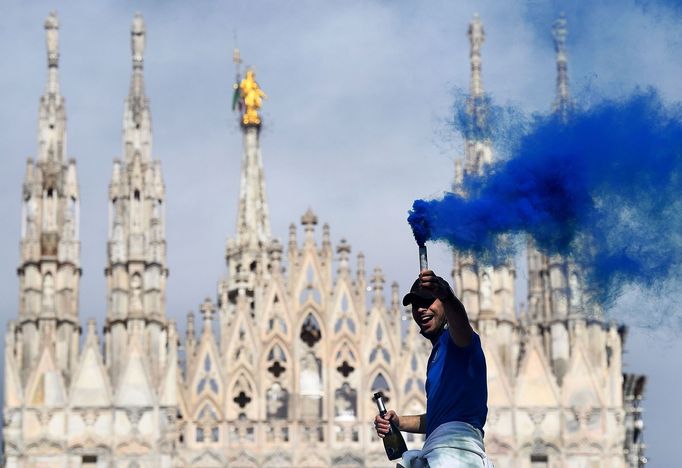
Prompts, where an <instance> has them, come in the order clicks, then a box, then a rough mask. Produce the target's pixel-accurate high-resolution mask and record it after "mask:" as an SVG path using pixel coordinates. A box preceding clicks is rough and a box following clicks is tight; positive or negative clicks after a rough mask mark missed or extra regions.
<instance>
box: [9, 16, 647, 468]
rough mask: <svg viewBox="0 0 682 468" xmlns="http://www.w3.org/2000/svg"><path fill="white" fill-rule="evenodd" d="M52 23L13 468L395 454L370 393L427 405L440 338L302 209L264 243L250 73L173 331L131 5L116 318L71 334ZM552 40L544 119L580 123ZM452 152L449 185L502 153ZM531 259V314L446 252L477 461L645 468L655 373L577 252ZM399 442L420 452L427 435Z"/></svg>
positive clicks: (23, 275)
mask: <svg viewBox="0 0 682 468" xmlns="http://www.w3.org/2000/svg"><path fill="white" fill-rule="evenodd" d="M45 34H46V37H47V66H48V73H47V86H46V88H45V93H44V94H43V96H42V97H41V99H40V107H39V115H38V129H39V133H38V135H39V136H38V149H37V155H36V158H35V160H32V159H29V160H28V161H27V164H26V174H25V179H24V183H23V191H22V204H23V206H22V218H21V223H22V229H21V242H20V263H19V267H18V270H17V271H18V277H19V298H20V300H19V306H18V309H19V310H18V312H17V314H16V316H15V317H13V320H11V321H10V322H9V324H8V329H7V332H6V335H5V356H4V403H3V405H4V408H3V416H4V418H3V439H4V445H3V460H4V463H5V465H6V466H7V467H11V468H20V467H21V468H28V467H64V468H66V467H74V468H75V467H90V468H93V467H100V468H104V467H117V468H119V467H120V468H133V467H135V468H143V467H144V468H156V467H168V468H170V467H242V468H246V467H292V468H294V467H295V468H299V467H301V468H302V467H331V466H334V467H389V466H394V463H391V462H389V461H388V460H387V458H386V455H385V453H384V449H383V446H382V443H381V441H380V439H379V438H378V437H377V436H376V434H375V432H374V429H373V427H372V424H371V421H372V420H373V418H374V416H375V414H376V411H377V410H376V406H375V404H374V402H373V401H372V399H371V396H372V394H373V393H375V392H382V393H383V394H384V395H385V397H386V399H387V400H388V406H389V407H391V408H395V409H396V410H397V411H398V413H399V414H417V413H422V412H424V410H425V403H426V401H425V394H424V385H425V383H424V380H425V375H426V362H427V358H428V356H429V353H430V348H431V345H430V343H429V342H428V341H427V340H425V339H423V338H422V337H421V336H419V334H418V329H417V327H416V326H415V325H414V324H413V323H411V322H407V323H409V325H408V326H407V328H406V329H405V330H403V328H404V327H403V326H402V325H403V323H402V322H403V320H402V319H403V317H404V316H405V314H406V312H407V311H406V310H404V308H403V307H402V306H401V305H400V301H399V298H400V297H401V291H400V289H399V287H398V285H397V284H396V283H395V282H394V283H391V284H390V285H388V286H386V279H385V277H384V274H383V273H382V271H381V269H379V268H376V269H374V270H373V271H369V272H368V271H366V269H365V261H364V257H363V255H362V254H361V253H359V254H357V255H356V256H355V258H353V259H351V254H352V249H351V245H350V244H349V243H348V242H346V241H345V240H341V241H340V242H339V243H338V244H337V245H332V242H331V240H330V228H329V226H328V225H327V224H325V225H323V226H318V218H317V216H316V215H315V213H314V212H312V211H311V210H309V211H307V212H306V213H303V215H302V216H301V218H300V223H299V224H298V225H297V224H291V226H290V228H289V232H288V234H287V236H286V241H285V242H280V241H278V240H277V239H276V238H275V237H273V234H272V233H271V231H270V221H269V214H268V200H267V198H266V194H265V176H264V168H263V164H262V158H261V149H260V141H259V138H260V129H261V125H262V122H261V116H260V114H259V108H260V106H261V98H262V97H263V96H264V93H263V92H262V91H261V89H260V87H259V86H258V83H257V82H256V80H255V74H254V73H253V71H247V72H246V74H245V77H244V79H241V78H240V79H239V80H238V82H237V84H236V85H235V103H236V104H237V105H238V107H239V116H240V117H239V118H240V127H241V131H242V137H243V148H242V160H241V161H242V163H241V176H240V179H239V181H237V180H235V181H233V183H235V184H236V183H239V184H240V191H239V200H238V203H239V208H238V218H237V223H236V227H235V232H234V234H233V235H231V236H230V237H229V239H228V240H227V245H226V250H225V258H226V263H227V275H226V277H225V278H223V279H221V280H220V282H219V286H218V290H217V292H216V295H215V297H213V298H207V299H206V300H205V301H204V302H203V304H202V305H201V307H200V310H199V311H197V314H196V315H195V314H193V313H189V314H188V316H187V323H186V326H185V327H184V328H185V330H186V332H185V333H184V336H180V334H179V332H178V327H177V325H176V323H175V321H174V320H170V319H168V318H167V317H166V285H167V278H168V268H167V260H166V247H167V246H166V239H165V221H166V220H165V215H166V210H165V201H164V198H165V190H166V187H165V185H164V182H163V176H162V167H161V162H160V161H159V160H158V159H155V158H154V154H153V149H152V128H151V109H150V102H149V99H148V98H147V96H146V94H145V85H144V49H145V38H146V34H147V31H146V27H145V23H144V21H143V19H142V17H141V16H139V15H137V16H135V17H134V19H133V22H132V29H131V40H132V76H131V82H130V88H129V90H128V96H127V98H126V99H125V108H124V115H123V151H122V153H123V154H122V155H121V156H120V158H119V159H117V160H116V161H114V163H113V167H112V172H111V179H110V183H109V192H108V204H109V226H108V243H107V245H106V249H107V263H106V265H105V275H106V280H107V303H106V319H105V321H104V324H103V327H102V328H101V330H98V326H97V324H96V323H95V322H94V321H92V320H91V321H89V322H88V323H87V324H86V325H85V327H84V328H83V327H82V325H81V322H80V320H79V310H78V298H79V294H80V290H79V280H80V276H81V269H80V241H79V222H80V219H79V217H80V216H79V201H80V195H79V187H78V175H77V170H76V167H77V166H76V161H75V160H73V159H69V158H67V152H66V107H65V101H64V97H63V96H62V94H61V93H60V84H59V76H58V75H59V22H58V19H57V16H56V15H55V14H50V15H49V16H48V17H47V20H46V21H45ZM553 35H554V41H555V48H556V57H557V64H556V66H557V97H556V102H555V104H554V109H555V111H556V112H557V113H559V114H560V115H561V116H562V118H570V112H571V100H570V97H569V88H568V79H567V56H566V51H565V36H566V27H565V20H564V19H563V18H562V19H559V20H558V21H557V22H556V23H555V24H554V28H553ZM468 36H469V41H470V46H471V49H470V59H471V89H470V95H469V99H468V101H467V103H468V104H467V105H468V108H467V112H468V113H469V115H470V116H471V117H472V119H471V121H472V122H473V123H472V125H485V112H486V109H485V99H483V98H484V90H483V84H482V83H483V82H482V77H481V71H482V68H481V63H482V62H481V48H482V45H483V42H484V38H485V35H484V31H483V27H482V23H481V21H480V19H479V18H478V17H475V18H474V19H473V21H472V22H471V24H470V26H469V31H468ZM236 58H237V60H235V61H236V62H239V60H238V55H237V56H236ZM475 133H476V132H472V135H474V134H475ZM234 152H235V153H236V152H237V148H235V149H234ZM464 153H465V154H464V158H462V160H461V161H460V162H459V163H458V164H457V166H456V168H455V170H454V174H455V175H454V190H455V191H459V192H460V193H464V190H465V189H464V186H465V185H464V184H463V181H464V180H465V179H466V177H468V176H469V175H471V174H478V173H481V172H482V171H485V169H486V165H487V164H488V163H490V162H491V161H492V160H493V158H494V151H493V148H492V145H491V142H490V141H489V140H486V139H485V138H478V137H475V136H467V137H466V138H465V148H464ZM446 169H447V168H446ZM168 189H169V190H173V189H174V188H173V187H168ZM102 204H104V200H102ZM102 247H103V248H104V246H102ZM172 248H182V246H172ZM527 252H528V253H527V260H528V285H527V288H528V300H527V306H525V307H519V306H517V305H516V304H515V283H516V278H515V275H516V268H515V266H514V265H513V264H512V263H509V264H507V265H502V266H498V267H495V268H493V267H489V266H486V265H484V264H482V263H479V262H477V261H476V259H475V258H472V257H470V256H464V255H460V254H456V253H455V254H454V257H453V270H452V278H451V282H452V284H453V286H454V288H455V290H456V293H457V295H458V296H459V297H460V298H461V299H462V302H463V303H464V305H465V306H466V309H467V311H468V312H469V316H470V319H471V320H472V323H473V324H474V327H475V329H476V330H477V331H478V332H479V334H480V335H481V338H482V342H483V347H484V350H485V354H486V358H487V365H488V386H489V401H488V406H489V415H488V420H487V423H486V426H485V431H486V432H485V443H486V448H487V452H488V454H489V456H490V457H491V459H492V460H493V461H494V462H495V464H496V466H498V467H501V468H504V467H518V468H530V467H533V468H540V467H545V468H549V467H553V468H558V467H573V468H607V467H610V468H620V467H641V466H643V465H644V464H645V463H646V458H645V457H644V445H643V441H642V430H643V423H642V417H641V411H642V410H641V407H640V401H641V399H642V395H643V391H644V384H645V378H644V377H643V376H639V375H631V374H624V373H623V363H622V355H623V346H624V340H625V336H626V333H625V329H624V327H619V326H617V325H616V324H613V323H609V322H606V321H604V320H602V317H603V314H602V313H601V311H599V310H595V307H594V306H593V305H591V303H590V302H588V301H587V300H586V298H585V297H584V294H582V293H581V286H580V282H581V274H580V271H578V270H577V269H576V267H575V265H574V264H573V263H572V262H571V261H570V259H565V258H560V257H553V256H550V257H548V256H546V255H544V254H543V253H541V252H539V251H538V250H536V249H535V248H534V246H533V245H532V244H529V245H528V249H527ZM216 255H219V252H216ZM351 263H352V264H353V265H354V266H355V267H354V268H352V267H351ZM403 289H405V288H404V287H403ZM402 292H404V291H402ZM405 437H406V440H407V444H408V446H410V448H418V447H420V446H421V443H422V442H423V436H417V435H412V434H405Z"/></svg>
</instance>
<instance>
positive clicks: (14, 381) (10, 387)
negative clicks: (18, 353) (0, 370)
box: [5, 345, 23, 408]
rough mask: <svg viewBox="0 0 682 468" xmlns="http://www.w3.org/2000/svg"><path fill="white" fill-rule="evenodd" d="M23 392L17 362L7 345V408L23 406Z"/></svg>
mask: <svg viewBox="0 0 682 468" xmlns="http://www.w3.org/2000/svg"><path fill="white" fill-rule="evenodd" d="M22 401H23V391H22V388H21V379H20V378H19V373H18V372H17V367H16V360H15V359H14V353H13V352H12V350H11V349H7V346H6V345H5V407H6V408H12V407H17V406H21V403H22Z"/></svg>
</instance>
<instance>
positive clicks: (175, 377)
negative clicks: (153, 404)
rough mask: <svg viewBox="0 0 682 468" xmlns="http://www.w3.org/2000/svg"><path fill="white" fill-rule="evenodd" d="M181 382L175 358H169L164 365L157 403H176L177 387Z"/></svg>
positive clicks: (177, 399)
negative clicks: (164, 369)
mask: <svg viewBox="0 0 682 468" xmlns="http://www.w3.org/2000/svg"><path fill="white" fill-rule="evenodd" d="M182 384H183V382H182V375H181V374H180V372H179V368H178V363H177V360H176V359H171V360H169V362H168V365H167V366H166V371H165V373H164V376H163V379H162V380H161V387H160V390H159V394H160V395H161V397H160V398H159V404H160V405H161V406H175V405H177V404H178V401H179V399H180V395H179V393H178V388H179V387H180V386H182Z"/></svg>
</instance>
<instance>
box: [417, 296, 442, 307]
mask: <svg viewBox="0 0 682 468" xmlns="http://www.w3.org/2000/svg"><path fill="white" fill-rule="evenodd" d="M434 302H436V298H435V297H434V298H433V299H421V298H420V299H415V300H414V301H412V305H413V306H414V307H416V308H417V309H428V308H429V307H431V304H433V303H434Z"/></svg>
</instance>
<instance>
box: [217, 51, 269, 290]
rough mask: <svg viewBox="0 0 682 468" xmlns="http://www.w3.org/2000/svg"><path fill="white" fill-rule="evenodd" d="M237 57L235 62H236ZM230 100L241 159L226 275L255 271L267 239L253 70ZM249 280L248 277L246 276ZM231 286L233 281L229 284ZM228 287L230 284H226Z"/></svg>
mask: <svg viewBox="0 0 682 468" xmlns="http://www.w3.org/2000/svg"><path fill="white" fill-rule="evenodd" d="M240 62H241V60H238V61H236V62H235V63H236V64H237V65H239V63H240ZM235 92H236V93H238V94H236V95H235V99H234V102H238V103H239V104H240V105H239V110H240V112H239V114H240V124H241V129H242V136H243V144H244V152H243V155H242V162H241V177H240V185H239V207H238V213H237V230H236V231H237V232H236V236H235V237H234V238H233V239H229V240H228V242H227V250H226V256H227V262H228V265H229V272H230V277H231V278H232V279H233V280H236V277H237V274H238V273H240V272H241V273H242V274H245V275H249V273H248V272H251V273H250V274H253V273H255V271H256V270H257V269H258V268H259V267H260V268H263V267H264V266H265V265H266V264H267V262H268V255H267V248H268V246H269V245H270V242H271V233H270V216H269V214H268V202H267V197H266V193H265V176H264V172H263V161H262V156H261V150H260V128H261V119H260V115H259V114H258V112H257V110H258V109H259V108H260V103H261V97H264V96H265V94H264V93H263V92H262V90H261V89H260V87H259V86H258V84H257V83H256V81H255V74H254V72H253V70H249V71H247V73H246V78H244V80H242V81H241V83H240V84H239V87H238V88H235ZM247 283H249V284H250V283H251V280H247ZM232 286H234V285H232ZM228 289H232V287H231V286H230V287H228Z"/></svg>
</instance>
